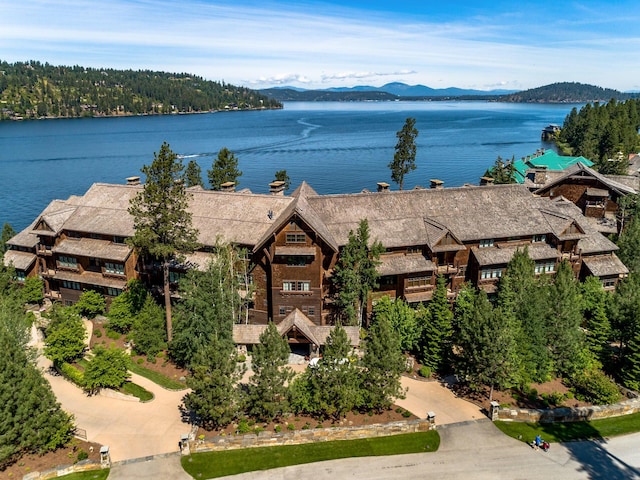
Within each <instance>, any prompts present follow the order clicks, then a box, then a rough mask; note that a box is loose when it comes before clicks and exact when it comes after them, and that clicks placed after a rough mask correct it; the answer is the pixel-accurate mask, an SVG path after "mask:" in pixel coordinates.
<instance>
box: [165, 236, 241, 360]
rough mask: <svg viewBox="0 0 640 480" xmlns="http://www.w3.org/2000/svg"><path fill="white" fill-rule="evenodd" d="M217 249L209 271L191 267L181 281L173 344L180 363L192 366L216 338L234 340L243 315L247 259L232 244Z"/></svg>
mask: <svg viewBox="0 0 640 480" xmlns="http://www.w3.org/2000/svg"><path fill="white" fill-rule="evenodd" d="M216 251H217V252H218V254H217V255H216V256H215V258H214V259H212V260H211V261H210V262H209V264H208V265H207V268H206V270H205V271H199V270H196V269H193V270H190V271H189V272H188V273H187V275H186V277H185V278H184V279H182V281H181V282H180V297H181V299H182V300H181V302H180V303H179V304H178V305H177V307H176V328H175V335H174V338H173V341H172V342H171V344H170V345H169V349H170V352H171V356H172V358H173V359H174V360H175V361H176V362H177V363H178V364H179V365H184V366H188V365H189V364H190V363H191V361H192V359H193V357H194V355H195V354H196V352H197V351H198V350H200V349H202V348H203V347H204V346H205V345H206V344H207V343H208V342H209V341H210V340H211V338H212V337H217V338H219V339H220V340H223V341H225V342H231V341H232V337H233V324H234V323H237V322H238V321H239V319H240V317H241V315H242V308H243V300H242V299H241V298H240V295H239V293H238V292H239V290H240V285H239V283H238V275H237V273H238V272H239V267H238V265H239V264H241V263H243V262H244V260H243V259H242V258H241V257H240V255H241V253H239V252H238V251H237V250H236V249H235V248H233V247H232V246H230V245H218V247H217V248H216Z"/></svg>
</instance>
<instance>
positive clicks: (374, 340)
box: [362, 315, 406, 411]
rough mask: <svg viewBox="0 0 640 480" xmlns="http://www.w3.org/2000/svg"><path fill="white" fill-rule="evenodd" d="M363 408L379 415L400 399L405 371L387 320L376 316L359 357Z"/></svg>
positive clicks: (400, 352) (393, 332)
mask: <svg viewBox="0 0 640 480" xmlns="http://www.w3.org/2000/svg"><path fill="white" fill-rule="evenodd" d="M362 366H363V367H364V371H363V373H362V394H363V396H364V406H365V407H366V408H368V409H375V410H377V411H382V410H383V409H387V408H389V407H390V406H391V405H392V404H393V401H394V399H395V398H404V391H403V389H402V385H401V383H400V377H401V376H402V373H403V372H404V371H405V370H406V361H405V357H404V355H403V354H402V349H401V343H400V337H399V335H398V333H397V332H396V331H395V329H394V328H393V326H392V325H391V322H390V320H389V318H387V317H386V316H384V315H381V316H376V318H375V322H374V323H373V325H372V326H371V328H370V329H369V332H368V334H367V338H366V339H365V342H364V355H363V357H362Z"/></svg>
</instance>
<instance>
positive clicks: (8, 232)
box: [0, 223, 17, 259]
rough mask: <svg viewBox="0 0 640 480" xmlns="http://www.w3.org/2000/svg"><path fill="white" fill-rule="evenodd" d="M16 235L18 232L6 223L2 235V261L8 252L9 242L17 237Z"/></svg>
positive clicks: (0, 248) (0, 254) (0, 246)
mask: <svg viewBox="0 0 640 480" xmlns="http://www.w3.org/2000/svg"><path fill="white" fill-rule="evenodd" d="M16 233H17V232H16V231H15V230H14V229H13V227H12V226H11V225H10V224H8V223H5V224H4V225H3V226H2V233H0V259H2V256H3V255H4V252H6V251H7V242H8V241H9V240H11V239H12V238H13V237H14V236H15V235H16Z"/></svg>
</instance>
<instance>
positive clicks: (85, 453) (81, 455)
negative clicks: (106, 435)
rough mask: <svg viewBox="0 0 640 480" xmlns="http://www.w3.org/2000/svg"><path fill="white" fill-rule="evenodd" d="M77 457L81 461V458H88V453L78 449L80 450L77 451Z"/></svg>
mask: <svg viewBox="0 0 640 480" xmlns="http://www.w3.org/2000/svg"><path fill="white" fill-rule="evenodd" d="M77 458H78V461H79V462H81V461H82V460H86V459H87V458H89V454H88V453H87V452H85V451H84V450H82V449H80V451H79V452H78V456H77Z"/></svg>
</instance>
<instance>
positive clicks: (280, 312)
mask: <svg viewBox="0 0 640 480" xmlns="http://www.w3.org/2000/svg"><path fill="white" fill-rule="evenodd" d="M278 313H279V314H280V315H282V316H284V315H286V314H287V308H286V307H280V310H279V312H278Z"/></svg>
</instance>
